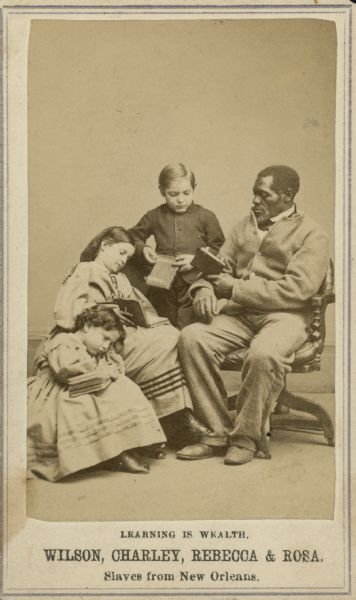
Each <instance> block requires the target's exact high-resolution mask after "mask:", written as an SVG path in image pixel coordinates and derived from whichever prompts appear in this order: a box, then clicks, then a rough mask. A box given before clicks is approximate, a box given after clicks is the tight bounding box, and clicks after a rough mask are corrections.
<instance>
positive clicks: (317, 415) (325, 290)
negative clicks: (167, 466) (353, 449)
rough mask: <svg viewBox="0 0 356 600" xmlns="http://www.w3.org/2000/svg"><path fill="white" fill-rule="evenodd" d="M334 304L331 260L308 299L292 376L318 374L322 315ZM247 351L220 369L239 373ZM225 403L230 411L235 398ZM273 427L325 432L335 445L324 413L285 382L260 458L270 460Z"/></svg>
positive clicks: (235, 354)
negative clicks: (304, 334)
mask: <svg viewBox="0 0 356 600" xmlns="http://www.w3.org/2000/svg"><path fill="white" fill-rule="evenodd" d="M333 302H335V293H334V266H333V263H332V261H330V264H329V268H328V272H327V274H326V277H325V279H324V281H323V283H322V285H321V287H320V290H319V292H318V294H317V295H316V296H314V297H313V298H311V300H310V304H311V307H312V311H313V319H312V322H311V325H310V332H309V337H308V339H307V341H305V342H304V344H302V346H301V347H300V348H299V350H298V351H297V352H296V355H295V359H294V362H293V365H292V373H311V372H312V371H320V364H321V355H322V352H323V348H324V341H325V313H326V308H327V306H328V304H330V303H333ZM246 352H247V350H246V349H243V350H235V351H233V352H231V353H230V354H228V355H227V356H226V358H225V361H224V363H223V365H222V367H221V368H222V370H224V371H240V370H241V368H242V364H243V359H244V356H245V354H246ZM228 402H229V408H230V409H234V408H236V396H232V397H230V398H229V399H228ZM290 409H292V410H296V411H301V412H303V413H308V414H309V415H311V416H312V418H309V419H306V418H305V417H303V418H301V417H298V416H297V415H296V416H294V415H289V414H288V413H289V410H290ZM286 415H288V425H284V423H283V421H285V420H286ZM273 428H276V429H277V428H278V429H287V430H290V429H292V430H293V431H298V430H299V431H303V432H305V431H310V432H316V431H321V432H323V433H324V436H325V438H326V440H327V443H328V444H329V446H334V444H335V437H334V426H333V422H332V420H331V418H330V416H329V414H328V413H327V411H326V410H325V409H324V408H323V407H322V406H321V405H320V404H318V403H317V402H314V401H313V400H309V399H308V398H305V397H304V396H299V395H296V394H292V393H291V392H289V391H288V390H287V387H286V382H285V386H284V389H283V390H282V392H281V394H280V396H279V398H278V401H277V405H276V407H275V410H274V413H272V415H271V416H270V419H268V420H267V421H266V423H265V424H264V427H263V432H262V439H261V443H260V446H259V451H258V453H257V456H258V457H259V458H270V452H269V437H270V436H271V430H273Z"/></svg>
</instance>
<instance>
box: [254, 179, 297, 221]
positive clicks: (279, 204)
mask: <svg viewBox="0 0 356 600" xmlns="http://www.w3.org/2000/svg"><path fill="white" fill-rule="evenodd" d="M272 186H273V176H272V175H268V177H261V178H260V179H256V182H255V185H254V186H253V195H254V198H253V201H252V210H253V212H254V214H255V217H256V221H257V223H258V224H259V225H262V224H263V223H265V221H268V219H271V218H273V217H276V216H277V215H279V214H280V213H281V212H283V211H285V210H287V209H288V208H289V207H290V206H291V204H292V201H291V199H290V198H289V196H287V195H286V194H282V193H277V192H275V191H274V190H272V189H271V187H272Z"/></svg>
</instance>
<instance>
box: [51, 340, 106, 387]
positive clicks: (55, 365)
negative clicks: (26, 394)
mask: <svg viewBox="0 0 356 600" xmlns="http://www.w3.org/2000/svg"><path fill="white" fill-rule="evenodd" d="M47 360H48V364H49V366H50V368H51V370H52V372H53V375H54V377H55V379H57V380H58V381H59V382H60V383H64V384H66V383H67V382H68V379H69V377H73V376H74V375H82V374H83V373H90V372H92V371H95V370H96V368H97V365H96V361H95V359H94V358H92V357H91V356H90V355H89V354H88V353H87V352H85V351H84V350H83V349H82V348H80V347H77V346H76V345H75V344H73V343H72V341H71V340H70V339H69V338H68V334H59V335H58V336H56V337H55V338H53V340H52V341H51V342H50V347H49V349H48V354H47Z"/></svg>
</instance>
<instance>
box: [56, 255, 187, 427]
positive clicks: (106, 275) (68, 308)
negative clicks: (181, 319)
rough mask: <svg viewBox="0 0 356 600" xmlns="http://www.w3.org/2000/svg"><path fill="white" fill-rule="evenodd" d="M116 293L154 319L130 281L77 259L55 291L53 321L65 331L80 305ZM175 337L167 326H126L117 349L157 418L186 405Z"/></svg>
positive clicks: (154, 315) (79, 309)
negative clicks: (135, 302) (131, 300)
mask: <svg viewBox="0 0 356 600" xmlns="http://www.w3.org/2000/svg"><path fill="white" fill-rule="evenodd" d="M117 298H136V299H138V300H140V301H141V302H142V305H143V307H144V309H145V311H146V313H147V315H148V318H149V320H151V319H152V320H155V319H157V313H156V311H155V309H154V308H153V306H152V304H151V303H150V302H149V301H148V300H147V298H146V297H145V296H144V295H143V294H141V292H139V291H138V290H136V289H135V288H134V287H132V286H131V284H130V282H129V280H128V279H127V277H126V275H124V274H123V273H117V274H112V273H110V272H109V271H108V270H107V269H106V268H105V267H104V266H103V265H102V264H101V263H99V262H97V261H92V262H81V263H79V264H78V265H76V267H75V268H74V269H73V271H72V272H71V274H70V275H69V276H68V277H67V279H66V280H65V281H64V283H63V285H62V286H61V288H60V290H59V293H58V296H57V301H56V306H55V309H54V318H55V321H56V324H57V325H58V326H59V327H61V328H63V329H65V330H67V331H71V330H72V329H73V324H74V319H75V317H76V315H78V314H79V313H81V312H82V311H83V310H84V309H85V308H87V307H88V306H92V305H93V304H95V303H96V302H103V301H111V302H112V301H113V300H116V299H117ZM178 336H179V331H178V330H177V329H175V327H172V326H171V325H159V326H156V327H153V328H145V327H137V328H134V327H127V329H126V339H125V343H124V347H123V349H122V352H121V354H122V357H123V359H124V363H125V372H126V375H127V376H128V377H129V378H130V379H132V380H133V381H134V382H135V383H137V385H139V386H140V388H141V390H142V391H143V393H144V394H145V396H146V398H148V399H149V400H150V402H151V403H152V406H153V408H154V410H155V412H156V415H157V416H158V418H159V419H161V418H162V417H166V416H167V415H170V414H173V413H175V412H177V411H179V410H182V409H184V408H192V400H191V397H190V393H189V389H188V387H187V385H186V382H185V379H184V375H183V371H182V367H181V364H180V361H179V357H178Z"/></svg>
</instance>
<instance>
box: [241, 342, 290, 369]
mask: <svg viewBox="0 0 356 600" xmlns="http://www.w3.org/2000/svg"><path fill="white" fill-rule="evenodd" d="M247 363H248V364H249V365H250V367H251V368H254V369H256V370H258V371H260V372H261V371H265V370H269V371H274V372H276V373H281V372H282V373H284V372H285V362H284V361H283V357H282V356H280V355H279V353H278V352H277V351H276V350H274V349H273V347H271V348H267V347H260V346H258V345H257V344H256V345H254V344H251V346H250V348H249V350H248V352H247V354H246V357H245V364H247Z"/></svg>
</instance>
